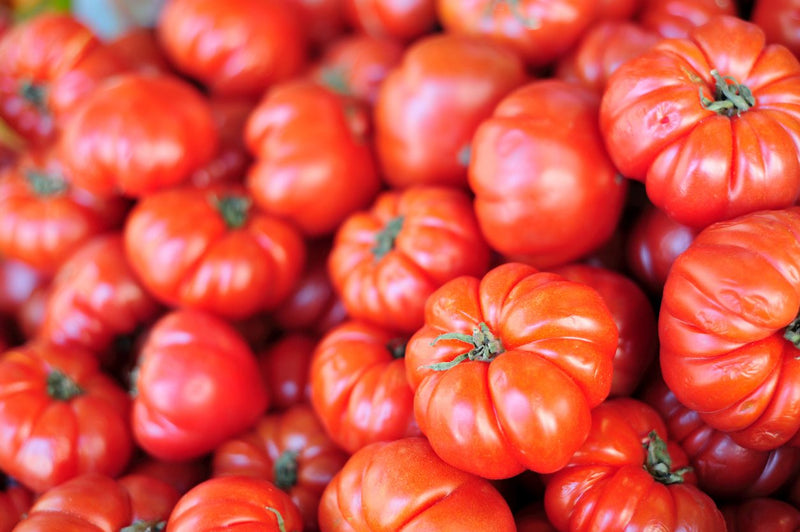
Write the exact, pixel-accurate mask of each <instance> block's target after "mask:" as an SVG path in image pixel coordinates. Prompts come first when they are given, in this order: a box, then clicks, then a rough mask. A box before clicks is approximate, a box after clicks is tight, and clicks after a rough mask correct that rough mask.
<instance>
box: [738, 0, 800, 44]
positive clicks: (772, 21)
mask: <svg viewBox="0 0 800 532" xmlns="http://www.w3.org/2000/svg"><path fill="white" fill-rule="evenodd" d="M750 20H751V21H752V22H753V23H755V24H758V26H759V27H760V28H761V29H762V30H764V33H765V34H766V36H767V41H769V42H774V43H778V44H782V45H784V46H786V47H787V48H788V49H789V50H791V51H792V53H793V54H794V55H795V56H797V55H798V54H800V4H798V3H797V0H756V1H755V5H754V6H753V13H752V14H751V16H750Z"/></svg>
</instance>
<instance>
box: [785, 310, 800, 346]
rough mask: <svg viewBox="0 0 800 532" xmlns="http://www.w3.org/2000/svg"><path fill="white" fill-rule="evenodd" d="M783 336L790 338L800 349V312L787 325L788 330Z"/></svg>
mask: <svg viewBox="0 0 800 532" xmlns="http://www.w3.org/2000/svg"><path fill="white" fill-rule="evenodd" d="M783 337H784V338H786V339H787V340H789V341H790V342H791V343H793V344H794V346H795V347H796V348H798V349H800V314H798V315H797V317H796V318H795V319H794V320H793V321H792V323H790V324H789V325H787V326H786V330H785V331H784V332H783Z"/></svg>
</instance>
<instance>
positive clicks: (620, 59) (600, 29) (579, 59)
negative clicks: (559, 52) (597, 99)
mask: <svg viewBox="0 0 800 532" xmlns="http://www.w3.org/2000/svg"><path fill="white" fill-rule="evenodd" d="M659 40H660V38H659V36H658V35H657V34H656V33H654V32H652V31H649V30H646V29H644V28H642V27H641V26H640V25H639V24H635V23H633V22H629V21H626V20H607V21H601V22H598V23H596V24H594V25H593V26H592V27H591V28H589V29H588V30H587V31H586V33H585V34H584V35H583V37H581V40H580V41H578V43H577V44H576V45H575V47H574V48H572V50H570V51H569V52H568V53H567V54H566V55H564V56H563V57H562V58H561V59H560V60H559V61H558V63H557V64H556V71H555V76H556V77H557V78H559V79H563V80H566V81H572V82H577V83H580V84H581V85H583V86H585V87H588V88H590V89H593V90H595V91H597V92H598V93H600V94H602V92H603V89H605V86H606V83H607V81H608V78H609V77H610V76H611V74H613V73H614V71H615V70H617V68H619V66H620V65H621V64H622V63H624V62H626V61H628V60H630V59H633V58H634V57H637V56H639V55H641V54H643V53H644V52H645V51H647V50H649V49H650V48H651V47H652V46H653V45H654V44H655V43H657V42H658V41H659Z"/></svg>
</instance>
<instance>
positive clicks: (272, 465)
mask: <svg viewBox="0 0 800 532" xmlns="http://www.w3.org/2000/svg"><path fill="white" fill-rule="evenodd" d="M347 457H348V455H347V454H346V453H345V452H344V451H342V449H340V448H339V447H338V446H337V445H336V444H335V443H334V442H333V440H331V439H330V437H328V435H327V434H326V433H325V429H324V428H323V427H322V425H321V424H320V422H319V420H318V419H317V417H316V415H315V414H314V411H313V410H312V409H311V407H310V406H309V405H305V404H298V405H294V406H292V407H290V408H289V409H287V410H285V411H283V412H279V413H275V414H269V415H266V416H264V417H262V418H261V419H260V420H258V421H257V422H256V425H255V427H253V429H252V430H250V431H249V432H246V433H244V434H241V435H239V436H237V437H236V438H233V439H231V440H228V441H226V442H224V443H222V444H220V445H219V447H217V448H216V449H215V450H214V457H213V465H212V467H213V469H212V474H213V476H215V477H222V476H233V475H238V476H245V477H255V478H260V479H263V480H268V481H270V482H272V483H273V484H275V486H277V487H278V488H280V489H282V490H283V491H285V492H286V493H288V494H289V497H290V498H291V499H292V502H293V503H294V504H295V505H296V506H297V508H298V509H299V510H300V515H301V516H302V518H303V523H304V524H305V527H304V530H306V531H307V532H313V531H316V530H319V527H318V526H317V508H318V507H319V501H320V499H321V498H322V492H323V491H324V490H325V487H326V486H327V485H328V483H329V482H330V481H331V479H333V477H334V475H336V473H338V472H339V470H340V469H341V468H342V466H343V465H344V463H345V462H346V461H347Z"/></svg>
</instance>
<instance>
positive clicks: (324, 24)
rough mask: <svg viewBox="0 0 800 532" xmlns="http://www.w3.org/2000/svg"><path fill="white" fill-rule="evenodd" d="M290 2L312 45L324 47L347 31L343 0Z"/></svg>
mask: <svg viewBox="0 0 800 532" xmlns="http://www.w3.org/2000/svg"><path fill="white" fill-rule="evenodd" d="M291 2H293V3H294V4H295V5H296V6H297V8H298V9H299V11H300V19H301V20H302V23H303V26H304V27H305V30H306V36H307V38H308V39H309V40H310V41H311V43H312V44H314V45H316V46H318V47H324V46H325V45H327V44H328V43H330V42H332V41H334V40H335V39H336V38H337V37H339V36H340V35H342V34H343V33H345V31H346V30H347V21H346V20H345V10H344V5H345V0H291ZM291 2H290V3H291ZM281 52H283V50H281Z"/></svg>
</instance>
